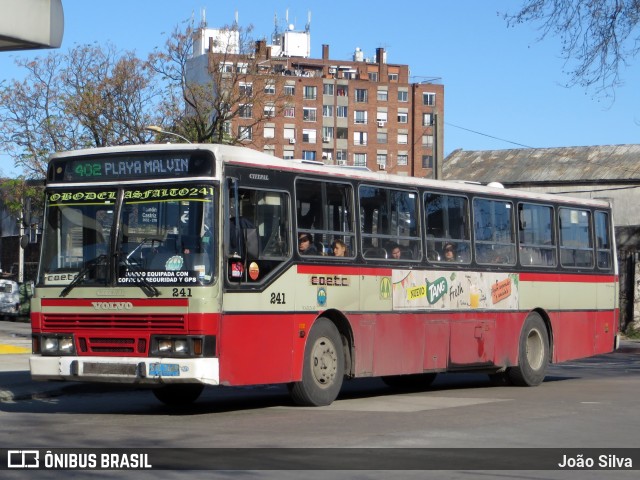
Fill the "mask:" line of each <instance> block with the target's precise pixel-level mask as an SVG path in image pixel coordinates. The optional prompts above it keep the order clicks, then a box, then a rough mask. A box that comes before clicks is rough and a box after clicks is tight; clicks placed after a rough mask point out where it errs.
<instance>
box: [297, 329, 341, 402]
mask: <svg viewBox="0 0 640 480" xmlns="http://www.w3.org/2000/svg"><path fill="white" fill-rule="evenodd" d="M303 362H304V363H303V365H302V380H301V381H299V382H293V383H291V384H290V385H289V392H290V394H291V398H292V400H293V401H294V403H296V404H297V405H301V406H308V407H319V406H323V405H330V404H331V403H332V402H333V401H334V400H335V399H336V397H337V396H338V394H339V393H340V389H341V388H342V380H343V378H344V351H343V346H342V339H341V338H340V333H339V332H338V329H337V328H336V326H335V325H334V324H333V322H331V321H330V320H328V319H326V318H319V319H318V320H317V321H316V323H315V324H314V325H313V327H311V331H310V332H309V338H308V339H307V346H306V348H305V350H304V360H303Z"/></svg>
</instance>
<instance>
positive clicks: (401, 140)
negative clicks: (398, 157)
mask: <svg viewBox="0 0 640 480" xmlns="http://www.w3.org/2000/svg"><path fill="white" fill-rule="evenodd" d="M408 143H409V135H408V134H406V133H399V134H398V145H406V144H408Z"/></svg>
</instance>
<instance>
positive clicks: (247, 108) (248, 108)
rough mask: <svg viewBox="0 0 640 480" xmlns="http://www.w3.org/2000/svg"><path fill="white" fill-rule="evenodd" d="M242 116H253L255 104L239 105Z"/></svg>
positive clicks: (239, 112)
mask: <svg viewBox="0 0 640 480" xmlns="http://www.w3.org/2000/svg"><path fill="white" fill-rule="evenodd" d="M238 114H239V116H240V118H251V117H252V116H253V105H251V104H250V103H245V104H241V105H240V106H239V107H238Z"/></svg>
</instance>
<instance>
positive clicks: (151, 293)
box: [120, 253, 160, 297]
mask: <svg viewBox="0 0 640 480" xmlns="http://www.w3.org/2000/svg"><path fill="white" fill-rule="evenodd" d="M120 255H121V258H122V257H124V261H123V262H122V265H124V266H125V267H127V268H128V269H130V270H131V271H132V272H135V273H142V275H140V276H138V275H134V276H133V284H134V285H135V286H137V287H140V290H142V291H143V292H144V294H145V295H146V296H147V297H159V296H160V290H158V289H157V288H156V287H155V286H154V285H152V284H151V283H149V281H148V280H147V279H146V278H145V277H144V271H143V270H142V269H140V267H139V266H138V265H136V264H135V263H131V262H130V261H129V256H125V254H124V253H121V254H120Z"/></svg>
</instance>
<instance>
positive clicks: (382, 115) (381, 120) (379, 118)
mask: <svg viewBox="0 0 640 480" xmlns="http://www.w3.org/2000/svg"><path fill="white" fill-rule="evenodd" d="M376 122H378V126H379V127H383V126H384V124H385V123H387V112H381V111H378V112H376Z"/></svg>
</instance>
